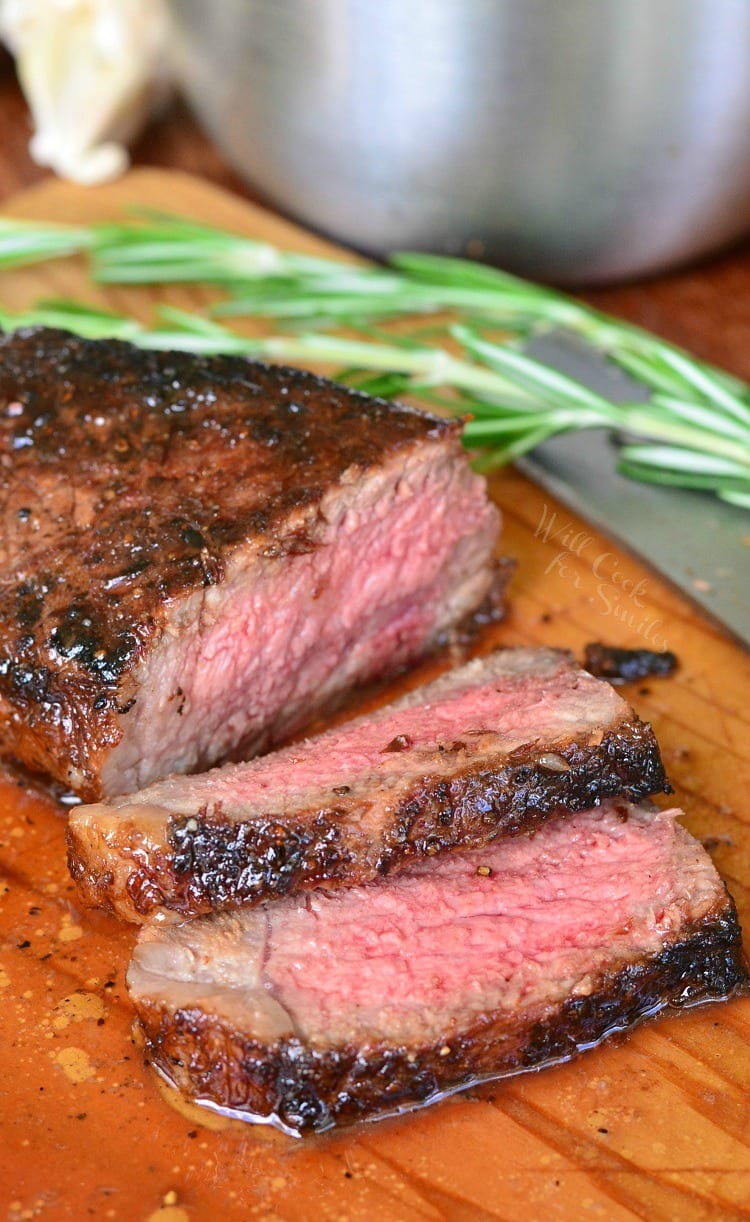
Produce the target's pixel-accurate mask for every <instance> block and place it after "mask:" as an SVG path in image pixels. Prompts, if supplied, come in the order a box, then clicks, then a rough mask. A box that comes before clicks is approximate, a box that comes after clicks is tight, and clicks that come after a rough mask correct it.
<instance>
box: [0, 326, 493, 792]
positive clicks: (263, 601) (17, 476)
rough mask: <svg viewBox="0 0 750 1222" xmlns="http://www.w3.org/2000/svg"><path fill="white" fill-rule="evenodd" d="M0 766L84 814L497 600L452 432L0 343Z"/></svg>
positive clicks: (229, 363) (289, 712)
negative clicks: (81, 807) (96, 802)
mask: <svg viewBox="0 0 750 1222" xmlns="http://www.w3.org/2000/svg"><path fill="white" fill-rule="evenodd" d="M0 507H1V510H2V521H3V530H2V536H1V537H0V579H1V580H0V750H2V751H3V752H4V753H6V754H11V755H14V756H16V757H17V758H18V759H20V760H21V761H22V762H24V763H25V764H27V765H29V766H30V767H33V768H40V769H43V770H45V771H47V772H49V773H50V774H51V775H52V776H54V777H56V778H57V779H58V780H59V781H61V782H62V783H64V784H66V785H69V786H71V787H72V788H73V789H75V790H76V791H77V792H78V793H80V794H82V795H83V796H85V797H87V798H95V797H98V796H100V795H102V794H111V793H120V792H125V791H128V790H132V789H136V788H138V787H140V786H142V785H144V784H147V783H148V782H149V781H151V780H153V779H155V778H156V777H159V776H162V775H165V774H166V773H168V772H171V771H199V770H201V769H203V768H205V767H207V766H209V765H210V764H212V763H214V762H216V761H217V760H220V759H223V758H227V757H230V756H236V757H242V758H247V757H248V756H249V755H251V754H253V753H254V752H256V751H260V750H263V749H265V748H267V747H269V746H270V745H272V744H273V743H274V742H277V741H279V740H281V739H282V738H284V737H285V736H286V735H288V734H290V733H292V732H293V731H295V730H296V729H298V728H299V727H300V726H301V725H302V724H304V722H306V721H307V720H308V719H309V718H310V717H311V716H312V715H313V714H314V713H315V712H317V711H319V710H321V709H323V708H325V707H327V706H329V705H330V704H331V703H332V702H333V701H334V700H335V699H336V698H337V697H339V696H340V694H341V693H343V692H345V691H346V690H347V689H348V688H350V687H351V686H352V685H353V684H354V683H358V682H361V681H363V680H367V679H370V678H372V677H374V676H378V675H382V674H385V673H387V672H392V671H394V670H395V669H396V668H398V667H400V666H403V665H405V664H406V663H408V662H410V661H413V660H414V659H416V658H417V657H418V656H420V655H421V654H423V653H424V652H425V651H426V650H428V649H429V648H431V647H433V646H434V645H435V644H436V643H437V642H439V641H440V640H441V639H442V638H443V637H444V635H445V634H446V633H447V632H449V630H450V629H451V628H452V627H453V626H454V625H456V624H457V623H458V622H459V621H461V620H462V619H464V618H465V617H467V616H469V615H470V614H471V613H473V612H474V611H475V610H477V608H478V607H479V606H480V605H481V604H482V603H483V602H485V600H486V599H488V597H490V596H491V594H492V591H493V582H494V577H495V568H494V561H493V549H494V545H495V542H496V538H497V532H498V513H497V510H496V509H495V508H494V507H493V506H492V505H490V504H489V503H488V501H487V497H486V490H485V485H484V482H483V480H481V479H480V478H479V477H478V476H476V475H474V474H473V473H472V471H471V469H470V467H469V465H468V462H467V459H466V456H465V454H464V453H463V451H462V448H461V445H460V426H458V425H457V424H456V423H455V422H448V421H444V420H438V419H436V418H434V417H431V416H429V415H427V414H425V413H422V412H418V411H413V410H411V409H409V408H407V407H402V406H397V405H393V404H391V403H386V402H383V401H378V400H373V399H369V398H368V397H366V396H363V395H360V394H356V393H354V392H352V391H349V390H347V389H345V388H343V387H339V386H336V385H334V384H333V383H331V382H327V381H325V380H323V379H320V378H316V377H314V376H312V375H310V374H306V373H301V372H299V371H295V370H291V369H282V368H272V367H267V366H264V365H261V364H257V363H251V362H249V361H246V360H242V359H239V358H230V357H212V358H202V357H197V356H193V355H190V354H186V353H179V352H144V351H141V350H139V349H137V348H134V347H131V346H130V345H128V344H123V343H118V342H114V341H103V342H94V341H88V340H82V339H78V338H76V337H74V336H71V335H68V334H66V333H64V332H56V331H49V330H44V329H32V330H27V331H22V332H17V333H16V334H14V335H8V336H3V337H2V338H0Z"/></svg>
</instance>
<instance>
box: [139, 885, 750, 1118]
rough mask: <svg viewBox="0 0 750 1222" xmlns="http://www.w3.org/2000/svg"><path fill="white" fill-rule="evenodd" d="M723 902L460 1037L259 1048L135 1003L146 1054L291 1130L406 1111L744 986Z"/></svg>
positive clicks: (190, 1091)
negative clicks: (585, 977) (588, 979)
mask: <svg viewBox="0 0 750 1222" xmlns="http://www.w3.org/2000/svg"><path fill="white" fill-rule="evenodd" d="M747 986H748V974H747V968H746V965H745V961H744V957H743V952H742V942H741V932H740V929H739V925H738V921H737V913H736V910H735V907H734V904H733V902H732V901H731V899H729V897H727V901H726V904H725V905H723V906H722V907H717V909H716V910H715V911H714V912H712V913H709V914H708V915H706V916H705V917H704V918H703V919H702V920H701V921H700V922H699V923H698V924H697V925H696V926H695V928H693V929H692V930H686V931H685V935H684V936H683V937H682V938H680V940H679V941H676V942H674V943H672V944H671V945H668V946H666V947H665V948H664V950H663V951H662V952H661V953H660V954H659V955H658V956H657V957H655V958H651V959H644V960H643V961H641V962H637V963H632V964H629V965H628V966H626V967H625V968H623V969H622V970H619V971H614V972H609V973H605V974H603V975H602V976H600V977H599V979H598V980H596V981H593V982H592V983H591V991H590V992H589V993H587V994H586V995H582V996H575V997H570V998H568V999H567V1000H565V1001H564V1002H563V1003H562V1004H560V1005H558V1006H556V1007H550V1008H548V1010H547V1011H546V1012H545V1013H542V1014H534V1013H531V1014H529V1015H523V1014H521V1015H516V1016H513V1017H512V1018H509V1017H508V1015H507V1014H491V1013H488V1014H485V1015H483V1017H482V1020H481V1021H480V1022H478V1023H476V1024H475V1025H474V1026H473V1027H471V1028H470V1029H467V1030H466V1031H462V1032H461V1033H460V1034H459V1035H458V1036H455V1035H454V1036H446V1040H445V1041H443V1040H441V1041H439V1042H438V1043H433V1044H430V1045H426V1046H423V1047H419V1048H412V1047H391V1046H383V1045H381V1046H377V1045H375V1046H373V1045H368V1046H367V1047H366V1048H360V1047H354V1046H348V1047H344V1048H327V1047H323V1048H320V1049H317V1048H314V1047H310V1046H308V1045H306V1044H304V1043H301V1042H300V1041H299V1040H298V1039H294V1038H290V1039H286V1040H281V1041H278V1042H277V1043H275V1044H273V1045H271V1046H269V1045H267V1044H263V1043H260V1042H258V1041H257V1040H253V1039H251V1038H248V1036H247V1035H246V1034H243V1033H242V1032H240V1031H238V1030H237V1029H236V1028H234V1027H233V1026H232V1025H231V1024H230V1023H228V1022H226V1021H225V1020H223V1019H222V1018H220V1017H218V1016H216V1015H212V1014H207V1013H205V1012H203V1011H201V1010H199V1009H186V1010H182V1009H180V1010H178V1011H176V1012H170V1010H169V1009H168V1008H167V1007H163V1008H162V1007H160V1006H159V1005H158V1004H154V1003H153V1002H150V1001H149V1002H141V1003H139V1004H138V1015H139V1019H140V1021H141V1024H142V1026H143V1028H144V1030H145V1034H146V1039H147V1047H148V1053H147V1055H148V1056H149V1058H150V1059H151V1061H152V1062H153V1063H154V1065H155V1066H156V1067H157V1068H158V1069H159V1071H160V1072H161V1073H162V1074H163V1075H164V1077H166V1078H167V1079H168V1080H169V1081H170V1082H172V1083H173V1084H174V1085H176V1086H177V1087H178V1088H179V1089H180V1090H181V1091H183V1092H184V1093H185V1094H186V1095H188V1096H189V1097H190V1098H193V1099H196V1100H200V1101H202V1102H208V1103H213V1104H217V1105H219V1106H221V1107H225V1108H230V1109H232V1110H234V1111H235V1112H236V1113H237V1114H239V1115H244V1116H246V1117H247V1118H248V1119H255V1120H266V1121H269V1120H270V1121H271V1122H272V1123H275V1124H277V1125H278V1126H279V1127H281V1128H284V1129H285V1130H286V1131H288V1132H291V1133H294V1134H297V1133H306V1132H311V1131H321V1130H324V1129H327V1128H330V1127H331V1126H332V1125H334V1124H350V1123H352V1122H354V1121H356V1120H359V1119H362V1118H367V1117H372V1116H378V1115H384V1114H385V1115H387V1114H389V1113H393V1112H397V1111H399V1110H409V1109H411V1108H414V1107H419V1106H423V1105H425V1104H428V1103H430V1102H433V1101H435V1100H437V1099H439V1098H440V1097H441V1096H442V1095H444V1094H445V1093H448V1092H451V1091H455V1090H459V1089H462V1088H466V1087H468V1086H471V1085H474V1084H477V1083H479V1082H482V1081H486V1080H488V1079H492V1078H500V1077H503V1076H507V1075H511V1074H517V1073H522V1072H523V1071H524V1070H527V1069H532V1068H535V1067H541V1066H543V1065H545V1064H549V1063H554V1062H557V1061H560V1060H565V1059H569V1058H570V1057H572V1056H574V1055H576V1054H577V1053H578V1052H581V1051H584V1050H587V1049H589V1048H591V1047H592V1045H595V1044H597V1043H599V1042H600V1041H602V1040H604V1039H606V1038H607V1037H608V1036H610V1035H614V1034H616V1033H618V1032H621V1031H623V1030H625V1029H626V1028H629V1027H632V1026H633V1025H634V1024H635V1023H637V1022H639V1021H640V1020H642V1019H644V1018H650V1017H653V1016H655V1015H656V1014H658V1013H660V1012H662V1011H664V1010H666V1009H667V1008H669V1007H671V1006H673V1007H680V1006H689V1005H695V1004H697V1003H699V1002H708V1001H712V1000H719V999H723V998H727V997H729V996H731V994H732V993H734V992H735V991H737V990H739V989H743V990H745V991H746V989H747Z"/></svg>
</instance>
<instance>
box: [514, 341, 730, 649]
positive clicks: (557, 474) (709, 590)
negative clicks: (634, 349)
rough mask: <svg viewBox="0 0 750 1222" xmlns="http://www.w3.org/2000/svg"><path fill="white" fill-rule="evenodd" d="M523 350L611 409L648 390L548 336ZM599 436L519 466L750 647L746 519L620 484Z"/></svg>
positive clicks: (549, 448)
mask: <svg viewBox="0 0 750 1222" xmlns="http://www.w3.org/2000/svg"><path fill="white" fill-rule="evenodd" d="M525 350H526V352H528V353H529V354H530V355H532V356H534V357H535V358H537V359H538V360H541V361H544V362H545V363H546V364H548V365H552V366H554V368H556V369H559V370H560V371H561V372H564V373H568V374H570V375H571V376H572V377H574V378H576V380H577V381H579V382H583V383H584V384H585V385H586V386H589V387H590V388H591V389H592V390H595V391H598V392H599V393H600V394H603V395H606V396H607V398H609V399H611V400H613V401H614V402H616V403H628V402H629V403H632V402H635V401H638V402H647V401H648V398H649V394H648V391H647V390H646V389H645V388H644V387H643V386H642V385H641V384H640V383H638V382H635V381H634V380H633V379H632V378H630V377H628V376H627V375H626V374H625V373H624V372H623V371H622V370H620V369H619V368H617V367H616V366H615V365H613V364H612V363H610V362H609V361H607V360H605V359H604V358H603V357H601V356H600V355H599V354H598V353H597V352H595V351H593V350H592V349H591V348H588V347H586V346H585V345H584V344H582V343H580V342H578V341H576V340H571V339H569V338H568V337H567V336H558V335H548V336H543V337H539V338H536V339H534V340H532V341H531V342H530V343H529V344H527V345H526V349H525ZM614 461H615V450H614V447H613V444H612V441H611V440H610V437H609V435H608V434H607V433H606V432H605V431H604V430H599V429H596V430H588V431H582V432H580V433H568V434H565V435H564V436H562V437H556V438H554V439H553V440H552V441H548V442H545V443H544V445H542V446H539V447H538V449H536V450H535V451H534V453H533V455H531V456H527V457H526V458H525V459H523V460H522V462H521V463H520V464H519V465H520V466H521V467H522V468H523V469H524V470H525V471H526V472H527V473H528V474H529V475H530V476H531V477H532V478H533V479H535V480H536V481H537V483H539V484H541V485H542V487H544V488H547V489H548V490H549V491H550V492H551V493H552V494H553V495H554V496H556V497H557V498H558V499H559V500H561V501H562V502H563V504H565V505H568V506H569V507H570V508H571V509H572V510H574V511H575V512H576V513H579V514H580V515H581V516H582V517H584V518H586V519H587V520H588V521H590V522H591V523H592V524H593V525H595V526H597V527H599V528H600V529H601V530H603V531H604V532H605V533H606V534H609V535H611V536H612V537H613V538H615V539H617V540H618V542H620V543H622V544H624V545H625V547H626V548H629V549H630V550H631V551H633V552H636V553H637V554H638V555H639V556H640V557H642V558H643V559H644V560H647V561H648V562H649V563H650V564H652V565H653V566H654V567H655V568H657V569H658V570H659V571H660V572H661V573H662V574H664V575H665V576H667V577H668V578H669V579H670V580H671V581H673V582H674V583H675V585H677V586H679V587H680V589H681V590H683V591H684V593H686V594H688V595H689V596H690V597H691V598H692V599H694V600H695V601H696V602H697V603H699V604H700V606H701V607H702V608H703V609H704V610H705V611H707V612H709V614H710V615H711V616H713V617H714V618H716V619H718V620H720V621H721V623H722V624H723V625H725V626H726V627H727V628H728V629H729V630H730V631H731V632H733V633H734V634H735V635H736V636H738V637H739V638H740V639H741V640H742V641H743V643H744V644H746V645H749V646H750V513H749V512H748V511H747V510H744V509H739V508H737V507H736V506H733V505H728V504H726V503H725V502H723V501H720V500H719V499H718V498H717V497H715V496H711V495H709V494H708V493H702V492H690V491H685V490H682V489H678V488H664V487H659V486H656V485H653V484H642V483H637V482H635V481H634V480H629V479H624V478H623V477H622V476H621V475H618V474H617V473H616V472H615V471H614Z"/></svg>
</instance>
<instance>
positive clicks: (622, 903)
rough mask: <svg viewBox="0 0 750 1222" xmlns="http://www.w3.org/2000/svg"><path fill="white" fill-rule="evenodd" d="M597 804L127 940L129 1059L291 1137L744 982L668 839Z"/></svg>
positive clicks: (713, 893) (525, 1065)
mask: <svg viewBox="0 0 750 1222" xmlns="http://www.w3.org/2000/svg"><path fill="white" fill-rule="evenodd" d="M679 814H680V812H679V811H675V810H671V811H666V812H652V811H647V810H641V809H638V808H636V807H632V806H629V805H628V804H626V803H623V802H622V801H621V800H617V799H614V800H610V801H608V802H606V803H604V804H603V805H602V806H601V807H598V808H596V809H593V810H588V811H585V812H582V813H579V814H576V815H574V816H572V817H571V818H570V819H569V820H567V821H563V822H557V823H554V822H550V823H547V824H545V825H544V826H543V827H540V828H539V830H538V831H537V833H536V835H535V836H521V837H518V838H516V839H515V840H513V841H511V842H509V843H507V844H502V845H501V844H499V843H497V842H496V843H495V844H493V845H491V846H489V847H486V848H483V849H480V850H474V851H472V852H469V853H454V854H447V855H446V856H443V857H441V858H440V860H439V861H432V862H428V861H415V862H413V863H412V864H411V865H410V867H409V869H408V870H407V871H404V872H403V873H401V874H399V875H397V876H395V877H393V878H391V879H388V880H386V881H384V882H380V883H377V884H374V885H373V884H370V885H366V886H361V887H353V888H350V889H347V890H340V891H324V890H321V891H315V892H313V893H312V894H308V895H307V896H305V897H304V898H302V897H300V898H293V897H288V898H286V899H282V900H279V901H276V902H275V903H272V904H267V905H263V906H262V907H260V908H255V909H240V910H236V911H234V912H231V913H229V912H228V913H221V914H214V915H212V916H208V917H201V918H199V919H198V920H196V921H189V922H185V923H183V924H180V925H163V924H162V925H150V926H147V927H146V928H145V930H143V931H142V933H141V936H140V939H139V942H138V945H137V948H136V951H135V955H134V958H133V961H132V963H131V965H130V969H129V973H128V987H129V989H130V994H131V997H132V999H133V1002H134V1004H135V1007H136V1010H137V1012H138V1016H139V1018H140V1021H141V1024H142V1026H143V1028H144V1030H145V1035H146V1041H147V1049H148V1056H149V1057H150V1058H151V1059H152V1060H153V1062H154V1064H155V1065H156V1066H157V1067H158V1069H159V1070H160V1071H161V1072H162V1074H164V1075H165V1076H166V1077H167V1078H168V1079H170V1080H171V1081H172V1082H174V1083H175V1084H176V1085H177V1086H178V1087H179V1088H180V1089H181V1090H183V1091H184V1092H186V1093H187V1094H188V1095H190V1096H191V1097H193V1098H194V1099H195V1100H197V1101H199V1102H202V1103H207V1104H211V1105H215V1106H219V1107H221V1108H227V1109H231V1111H232V1112H234V1113H235V1114H237V1115H240V1116H243V1117H246V1118H248V1119H253V1120H256V1121H261V1122H263V1123H272V1124H275V1125H277V1126H278V1127H280V1128H282V1129H284V1130H285V1131H287V1132H290V1133H299V1132H304V1131H307V1130H315V1129H317V1130H320V1129H326V1128H328V1127H329V1126H331V1125H333V1124H335V1123H347V1122H351V1121H354V1120H357V1119H360V1118H363V1117H368V1116H374V1115H378V1114H383V1113H389V1112H391V1113H392V1112H396V1111H402V1110H406V1109H408V1108H411V1107H414V1106H418V1105H422V1104H426V1103H430V1102H432V1101H434V1100H436V1099H438V1098H440V1096H441V1095H442V1094H444V1093H445V1092H449V1091H454V1090H457V1089H460V1088H462V1087H466V1086H468V1085H470V1084H472V1083H475V1082H477V1081H481V1080H484V1079H488V1078H494V1077H498V1076H501V1075H506V1074H513V1073H518V1072H520V1071H522V1070H525V1069H529V1068H531V1067H533V1066H541V1065H544V1064H546V1063H550V1062H554V1061H559V1060H561V1059H565V1058H568V1057H570V1056H572V1055H573V1054H574V1053H576V1052H578V1051H581V1050H583V1049H584V1048H588V1047H590V1046H591V1045H593V1044H596V1043H597V1042H598V1041H600V1040H602V1039H604V1038H606V1037H607V1036H608V1035H610V1034H612V1033H614V1032H617V1031H622V1030H624V1029H625V1028H627V1027H630V1026H631V1025H632V1024H633V1023H635V1022H637V1021H638V1020H639V1019H641V1018H644V1017H647V1016H650V1015H653V1014H655V1013H656V1012H657V1011H660V1010H664V1009H665V1008H667V1007H668V1006H670V1005H675V1006H683V1005H692V1004H694V1003H696V1002H702V1001H708V1000H712V999H718V998H724V997H728V996H729V995H730V994H732V993H733V992H734V991H735V990H738V989H740V988H742V987H746V986H747V983H748V977H747V973H746V968H745V965H744V961H743V958H742V949H741V935H740V930H739V927H738V923H737V917H736V912H735V909H734V905H733V903H732V901H731V899H730V897H729V896H728V895H727V892H726V891H725V889H724V885H723V883H722V882H721V880H720V879H719V877H718V875H717V873H716V871H715V869H714V867H713V864H712V863H711V860H710V858H709V857H708V855H707V853H706V852H705V850H704V849H703V848H702V847H701V845H699V844H698V843H697V842H696V841H695V840H693V839H692V837H691V836H690V835H689V834H688V833H687V832H686V831H685V830H684V828H682V827H680V826H679V825H677V824H676V823H675V821H674V820H675V816H676V815H679Z"/></svg>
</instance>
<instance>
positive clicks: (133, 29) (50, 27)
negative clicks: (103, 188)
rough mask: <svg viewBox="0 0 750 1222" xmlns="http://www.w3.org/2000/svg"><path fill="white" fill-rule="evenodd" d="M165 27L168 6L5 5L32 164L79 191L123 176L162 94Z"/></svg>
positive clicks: (4, 33) (0, 18)
mask: <svg viewBox="0 0 750 1222" xmlns="http://www.w3.org/2000/svg"><path fill="white" fill-rule="evenodd" d="M168 28H169V27H168V21H167V15H166V8H165V4H164V0H0V37H2V38H3V39H4V40H5V41H6V42H7V44H8V46H9V47H10V49H11V51H12V52H13V53H14V54H15V56H16V61H17V68H18V75H19V79H20V81H21V86H22V88H23V90H24V93H25V94H26V98H27V101H28V103H29V106H30V109H31V113H32V117H33V120H34V128H35V131H34V135H33V137H32V140H31V145H30V149H31V155H32V157H33V158H34V160H35V161H37V162H38V163H39V164H40V165H46V166H50V167H51V169H53V170H54V171H55V172H56V173H58V174H60V175H62V177H64V178H71V179H73V180H74V181H76V182H80V183H95V182H104V181H106V180H107V179H111V178H115V177H117V175H118V174H120V173H122V171H123V170H124V169H126V167H127V164H128V155H127V152H126V150H125V147H124V142H125V141H127V140H129V139H130V138H131V137H132V136H133V135H135V133H136V132H137V130H138V128H139V127H140V126H141V124H142V123H143V121H144V120H145V118H146V117H147V116H148V114H149V112H150V110H151V108H152V106H153V104H154V101H155V99H156V98H157V97H158V94H159V92H160V90H161V91H163V89H164V81H165V76H164V71H163V65H164V62H165V60H166V50H167V42H168Z"/></svg>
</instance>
